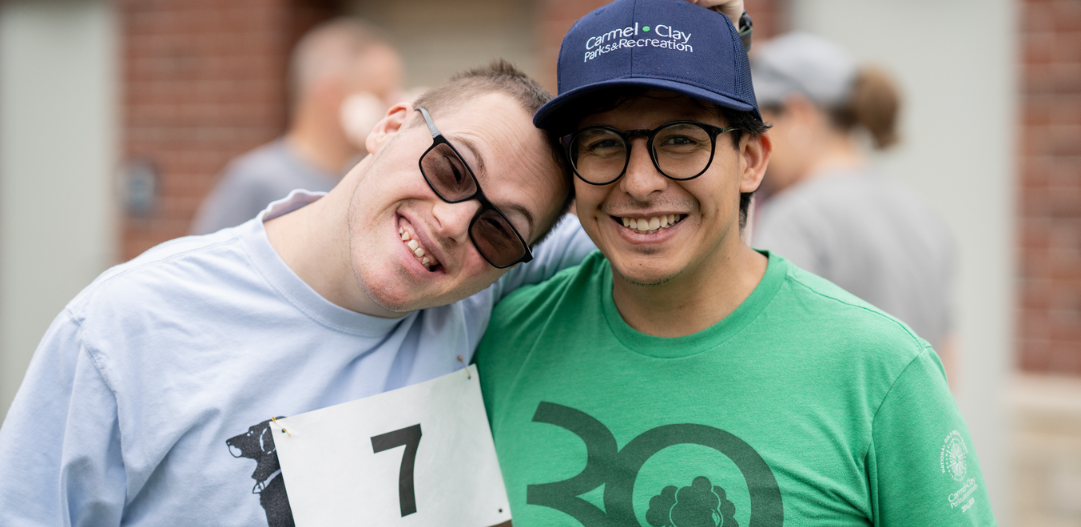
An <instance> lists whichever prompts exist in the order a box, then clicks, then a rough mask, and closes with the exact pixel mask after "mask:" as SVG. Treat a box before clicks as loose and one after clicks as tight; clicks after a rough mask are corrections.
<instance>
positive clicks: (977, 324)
mask: <svg viewBox="0 0 1081 527" xmlns="http://www.w3.org/2000/svg"><path fill="white" fill-rule="evenodd" d="M792 7H793V8H794V10H793V13H792V20H791V23H792V27H794V28H799V29H805V30H808V31H812V32H814V33H817V34H820V35H822V36H825V37H829V38H832V39H834V40H836V41H838V42H840V43H841V44H844V45H845V46H846V47H847V48H848V49H849V50H851V51H852V52H853V53H854V54H855V55H856V56H857V57H858V58H859V59H861V60H864V61H873V62H875V63H878V64H881V65H883V66H885V67H887V68H888V69H889V70H890V71H891V72H892V73H893V74H894V75H895V76H896V77H897V78H898V80H899V81H900V83H901V85H902V89H903V91H904V95H905V108H904V110H903V111H904V117H903V124H902V133H903V143H902V145H901V146H900V148H898V149H896V150H895V151H893V152H892V153H890V154H887V155H884V156H882V157H881V158H880V162H881V164H882V165H883V167H884V168H885V169H886V171H888V172H890V173H891V174H893V175H895V176H897V177H899V178H900V179H902V180H904V181H905V182H907V183H908V184H910V185H911V186H912V187H914V188H915V189H916V190H917V191H918V192H920V193H921V194H922V195H923V196H925V197H926V198H927V199H928V200H930V201H931V202H932V203H933V204H934V205H936V206H937V208H938V209H939V210H940V211H941V212H942V213H943V215H944V216H945V218H946V221H947V222H948V223H949V224H950V226H951V227H952V229H953V234H954V237H955V238H956V240H957V244H958V249H959V255H958V267H957V274H956V276H957V281H956V298H957V310H956V314H957V317H956V319H955V320H956V324H955V327H956V329H957V331H956V335H957V336H958V338H959V345H960V349H961V353H960V357H959V361H958V362H959V364H958V366H959V368H958V371H959V375H957V376H956V377H955V378H954V379H951V384H954V385H955V393H956V395H957V399H958V403H959V404H960V406H961V410H962V412H964V414H965V418H966V420H967V421H968V425H969V427H970V428H971V431H972V436H973V440H974V441H975V442H976V450H977V451H978V454H979V457H980V463H981V465H982V468H983V471H984V476H985V478H986V481H987V486H988V490H989V492H990V494H991V500H992V503H993V504H994V509H995V514H996V516H997V518H998V520H999V523H1000V525H1009V524H1011V522H1010V518H1011V511H1010V502H1011V499H1012V492H1011V488H1010V480H1011V474H1010V470H1009V468H1010V456H1009V452H1010V445H1009V444H1008V442H1007V441H1008V440H1007V438H1008V437H1009V434H1008V430H1009V428H1008V426H1009V416H1008V414H1007V406H1006V402H1005V396H1006V393H1005V389H1006V387H1007V386H1008V384H1009V375H1010V371H1011V369H1012V363H1013V329H1012V327H1013V305H1014V208H1013V202H1014V198H1013V196H1014V195H1015V189H1014V171H1015V168H1016V167H1015V165H1016V161H1015V154H1016V147H1015V146H1014V145H1015V137H1016V133H1015V132H1014V128H1015V126H1016V124H1017V113H1016V109H1015V104H1016V103H1015V100H1016V96H1017V95H1016V80H1015V79H1016V72H1015V51H1014V50H1015V49H1016V31H1017V30H1016V28H1017V25H1018V24H1019V23H1020V22H1019V19H1018V17H1017V14H1016V12H1015V7H1014V3H1013V2H1011V1H1009V0H938V1H931V0H915V1H909V2H898V1H884V0H793V1H792Z"/></svg>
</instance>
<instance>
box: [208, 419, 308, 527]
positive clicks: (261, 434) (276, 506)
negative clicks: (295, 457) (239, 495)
mask: <svg viewBox="0 0 1081 527" xmlns="http://www.w3.org/2000/svg"><path fill="white" fill-rule="evenodd" d="M281 418H282V417H281V416H279V417H277V419H281ZM225 444H226V445H228V447H229V453H230V454H232V455H233V457H236V458H241V457H244V458H249V459H254V460H255V472H252V474H251V478H252V479H254V480H255V487H253V488H252V491H251V492H252V494H258V495H259V504H260V505H262V506H263V510H264V511H265V512H266V521H267V525H268V526H269V527H294V525H295V524H294V523H293V511H292V509H290V508H289V496H288V495H286V493H285V481H284V480H283V479H282V471H281V467H280V466H279V465H278V451H277V449H275V448H274V430H273V429H272V428H270V419H267V420H266V421H263V422H262V423H259V424H257V425H255V426H251V427H249V428H248V432H247V433H246V434H240V435H238V436H235V437H230V438H229V439H227V440H226V441H225ZM268 480H269V481H270V482H269V483H267V481H268Z"/></svg>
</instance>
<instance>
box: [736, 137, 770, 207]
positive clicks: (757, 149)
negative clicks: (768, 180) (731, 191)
mask: <svg viewBox="0 0 1081 527" xmlns="http://www.w3.org/2000/svg"><path fill="white" fill-rule="evenodd" d="M739 153H740V168H741V170H742V172H741V173H740V178H739V191H740V192H741V193H745V192H754V191H755V190H758V185H761V184H762V177H763V176H765V175H766V165H768V164H769V157H770V155H772V154H773V139H772V138H771V137H770V135H769V132H768V131H767V132H765V133H763V134H759V135H758V136H757V137H751V136H750V135H749V134H744V136H743V138H741V139H740V148H739Z"/></svg>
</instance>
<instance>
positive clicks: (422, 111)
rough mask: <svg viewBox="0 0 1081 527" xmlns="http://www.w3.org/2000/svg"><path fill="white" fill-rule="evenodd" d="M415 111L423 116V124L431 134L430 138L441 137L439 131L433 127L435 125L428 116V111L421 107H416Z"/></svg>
mask: <svg viewBox="0 0 1081 527" xmlns="http://www.w3.org/2000/svg"><path fill="white" fill-rule="evenodd" d="M417 111H418V112H420V114H421V115H423V116H424V124H427V125H428V130H429V131H430V132H432V137H435V136H438V135H442V134H440V133H439V129H438V128H436V127H435V123H434V122H433V121H432V116H431V115H428V110H425V109H424V107H423V106H418V107H417Z"/></svg>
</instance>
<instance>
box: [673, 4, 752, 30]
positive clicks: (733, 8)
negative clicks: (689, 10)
mask: <svg viewBox="0 0 1081 527" xmlns="http://www.w3.org/2000/svg"><path fill="white" fill-rule="evenodd" d="M687 1H688V2H690V3H692V4H698V5H700V6H702V7H705V8H709V9H712V10H714V11H716V12H718V13H721V14H723V15H724V16H727V17H728V18H729V19H730V20H731V21H732V23H733V24H735V25H736V27H739V17H740V15H742V14H743V0H687Z"/></svg>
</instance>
